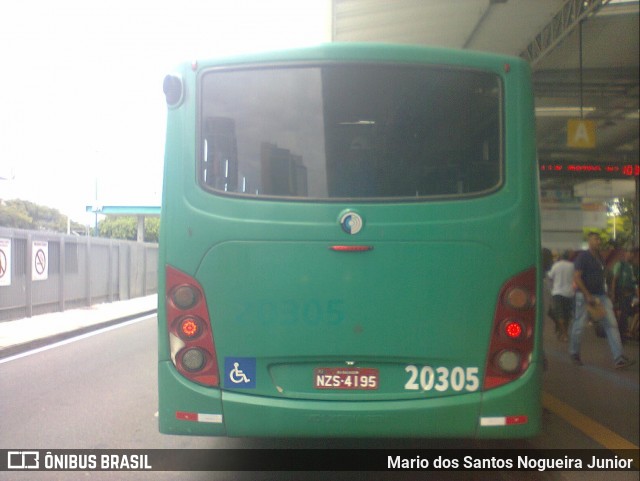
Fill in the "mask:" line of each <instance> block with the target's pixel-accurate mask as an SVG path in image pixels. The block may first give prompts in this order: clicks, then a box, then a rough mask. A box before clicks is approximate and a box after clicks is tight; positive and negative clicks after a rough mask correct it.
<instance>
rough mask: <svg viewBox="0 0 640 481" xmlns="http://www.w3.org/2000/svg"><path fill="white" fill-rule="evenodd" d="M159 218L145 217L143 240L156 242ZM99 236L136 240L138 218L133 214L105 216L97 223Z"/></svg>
mask: <svg viewBox="0 0 640 481" xmlns="http://www.w3.org/2000/svg"><path fill="white" fill-rule="evenodd" d="M159 231H160V219H159V218H157V217H146V218H145V220H144V241H145V242H158V234H159ZM98 232H99V235H100V237H109V238H111V239H125V240H136V239H137V237H138V220H137V219H136V217H135V216H107V217H106V218H104V219H103V220H101V221H100V222H99V223H98Z"/></svg>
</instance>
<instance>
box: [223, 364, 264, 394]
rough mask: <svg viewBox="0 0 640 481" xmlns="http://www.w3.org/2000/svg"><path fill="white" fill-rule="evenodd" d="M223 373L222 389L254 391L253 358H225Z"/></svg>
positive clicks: (254, 365)
mask: <svg viewBox="0 0 640 481" xmlns="http://www.w3.org/2000/svg"><path fill="white" fill-rule="evenodd" d="M224 372H225V376H224V381H225V382H224V387H228V388H244V389H255V387H256V358H255V357H225V358H224Z"/></svg>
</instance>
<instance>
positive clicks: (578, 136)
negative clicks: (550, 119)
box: [567, 119, 596, 149]
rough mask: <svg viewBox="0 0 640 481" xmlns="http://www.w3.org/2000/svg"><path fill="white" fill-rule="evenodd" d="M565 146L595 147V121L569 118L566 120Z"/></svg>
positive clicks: (578, 147)
mask: <svg viewBox="0 0 640 481" xmlns="http://www.w3.org/2000/svg"><path fill="white" fill-rule="evenodd" d="M567 147H574V148H577V149H595V148H596V123H595V121H593V120H582V119H571V120H568V121H567Z"/></svg>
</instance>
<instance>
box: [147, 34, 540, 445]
mask: <svg viewBox="0 0 640 481" xmlns="http://www.w3.org/2000/svg"><path fill="white" fill-rule="evenodd" d="M376 51H378V52H381V53H380V54H379V59H378V61H376V57H375V52H376ZM359 55H360V58H358V56H359ZM398 59H401V60H398ZM445 59H448V60H447V61H448V62H449V63H451V64H452V65H451V66H452V67H453V68H454V73H452V74H449V73H447V72H446V68H445V67H447V65H445V64H446V62H445ZM337 60H339V62H338V64H337V66H335V68H334V65H333V64H331V61H337ZM356 60H359V61H363V60H364V61H366V68H369V69H370V70H366V69H365V74H366V75H364V74H363V73H362V69H361V68H354V69H351V68H349V65H350V62H351V63H353V62H354V61H356ZM507 60H508V59H507ZM393 61H396V62H400V63H402V64H403V65H402V66H401V69H400V70H401V71H402V74H401V76H403V79H404V80H403V81H402V82H404V83H402V85H399V86H397V89H396V90H398V91H401V90H403V89H404V90H405V91H406V92H413V93H412V94H411V95H413V96H415V95H416V93H415V92H420V91H421V90H420V89H424V88H426V87H425V86H423V85H422V84H420V83H419V82H420V81H421V80H420V79H422V78H423V77H424V78H426V79H427V80H426V82H427V83H426V84H425V85H427V86H429V88H433V89H434V91H435V92H437V95H435V94H434V96H432V97H428V96H427V97H428V102H427V101H426V100H424V101H423V100H421V101H418V102H416V103H417V104H418V108H414V107H415V106H411V105H403V106H402V108H401V109H400V110H399V111H400V112H401V113H402V115H401V116H400V118H399V116H398V112H395V113H389V111H390V109H392V107H394V106H395V105H397V104H402V103H403V102H402V98H401V96H398V95H400V94H395V93H393V94H389V95H388V96H387V97H385V98H386V102H387V103H386V104H385V105H384V108H383V107H380V108H371V109H369V108H365V107H364V106H366V105H368V104H369V103H371V102H372V100H371V99H372V97H371V96H369V97H368V96H367V95H368V94H366V93H362V94H356V93H352V94H351V96H345V97H341V93H340V92H341V91H340V89H339V88H338V86H340V85H345V90H346V91H349V92H357V91H358V89H357V88H355V87H354V86H356V87H357V86H358V85H360V84H361V83H363V82H369V80H368V78H370V77H371V78H373V79H374V80H371V82H370V83H371V85H372V87H371V88H372V89H373V90H375V91H376V92H377V91H378V90H380V91H381V92H384V91H386V90H389V89H390V88H391V87H389V86H390V85H392V83H391V82H392V80H391V79H394V78H396V77H394V76H393V75H391V73H393V67H392V66H391V67H390V64H393ZM289 62H291V64H289ZM301 62H302V64H301ZM327 62H328V63H329V66H327ZM504 62H505V60H504V59H503V58H502V57H493V56H482V55H480V56H474V55H469V53H462V54H460V55H443V53H442V51H440V50H433V51H432V50H429V49H413V48H408V49H404V48H395V47H394V48H391V49H388V48H386V47H380V46H378V47H366V48H364V49H360V48H359V47H358V46H354V47H348V48H346V49H345V48H342V47H340V46H333V47H331V46H330V47H327V48H326V49H321V50H313V49H312V50H311V51H304V53H299V54H297V55H296V54H295V53H287V54H283V55H282V56H280V57H278V56H276V57H268V58H266V59H264V64H265V67H260V68H257V67H256V64H259V63H260V62H259V61H258V60H257V59H255V58H252V59H250V60H246V59H245V60H243V61H242V62H240V63H234V64H233V68H231V71H230V72H228V71H227V70H229V66H228V65H226V64H221V65H218V64H212V65H210V66H199V70H198V71H196V72H189V71H188V69H186V68H185V70H184V71H183V72H182V76H183V81H184V92H185V94H184V95H185V99H184V101H183V102H184V103H183V104H182V105H181V106H179V107H177V108H175V109H173V110H170V112H169V123H168V125H169V127H168V138H167V150H166V159H167V160H166V163H165V186H164V192H163V212H162V216H163V221H162V224H161V248H160V262H161V264H160V265H161V266H163V268H166V274H165V273H162V274H161V276H160V285H159V289H160V291H159V292H162V293H163V295H161V296H159V298H160V301H159V393H160V409H159V417H160V430H161V432H164V433H171V434H198V435H214V436H221V435H227V436H346V437H349V436H385V437H392V436H418V437H419V436H423V437H495V438H499V437H526V436H532V435H535V434H536V433H537V432H538V430H539V427H540V426H539V424H540V412H541V403H540V386H541V379H540V378H541V364H542V362H541V358H540V356H541V353H540V339H541V332H540V331H541V329H540V320H539V317H540V299H539V298H540V295H539V285H540V276H541V273H540V269H538V267H537V266H538V263H539V256H540V248H539V229H538V227H537V225H538V212H537V197H536V196H537V184H536V177H535V172H536V170H535V166H534V162H535V154H534V151H533V148H534V142H533V135H534V134H533V116H532V98H531V92H530V83H529V81H530V80H529V72H528V68H527V67H526V65H524V64H523V63H522V62H519V61H517V60H515V59H511V62H512V65H511V66H510V67H509V68H508V69H507V68H504ZM378 63H381V64H384V66H383V68H382V69H378V66H377V65H378ZM406 63H410V64H411V67H410V68H408V69H407V68H405V65H404V64H406ZM245 64H246V65H249V66H250V68H248V67H247V68H245ZM431 64H435V65H436V67H437V68H436V70H435V71H434V72H435V73H433V72H431V71H429V72H427V71H422V70H420V69H419V68H418V69H417V70H416V65H423V66H429V65H431ZM470 64H471V65H470ZM274 65H275V66H276V67H274ZM300 65H302V66H300ZM443 65H444V67H443ZM464 68H468V69H470V72H471V73H469V74H468V75H469V78H471V79H472V80H469V81H467V80H460V78H464V79H466V78H467V71H466V70H464V71H463V70H460V69H464ZM483 69H484V70H483ZM272 70H273V71H274V73H272ZM477 72H481V73H477ZM423 74H424V75H423ZM254 75H255V76H256V78H258V79H259V80H260V82H257V81H256V82H255V84H254V81H255V79H254V78H253V76H254ZM448 75H451V76H450V77H448ZM443 78H444V79H445V80H447V81H446V82H442V79H443ZM301 79H306V80H305V82H303V81H302V80H301ZM269 82H271V84H270V83H269ZM287 82H290V85H289V84H287ZM393 82H395V81H393ZM449 82H452V83H454V84H455V87H452V88H454V89H458V90H459V92H461V93H456V94H455V95H452V94H450V93H446V92H448V90H447V89H448V87H447V83H449ZM237 84H243V85H245V86H246V87H252V88H248V89H247V92H246V95H247V96H248V97H251V95H250V93H251V92H253V94H254V95H255V96H256V97H255V98H253V99H250V102H249V101H248V102H249V103H245V102H244V100H241V101H238V102H236V103H234V104H233V108H231V107H224V106H223V107H220V108H219V107H218V104H225V102H227V100H226V99H227V98H229V97H231V98H234V97H239V96H241V95H245V94H244V93H242V94H241V91H242V89H240V90H238V91H236V90H234V89H236V85H237ZM282 84H284V85H286V86H287V89H286V90H287V91H288V92H294V91H298V93H292V94H291V97H294V98H295V97H296V96H298V97H299V98H298V101H300V102H301V101H302V100H305V101H308V102H310V103H314V102H315V99H316V97H317V96H318V95H319V96H320V97H321V98H322V99H323V100H322V102H324V103H323V104H322V105H320V106H316V108H317V110H318V112H319V113H318V114H317V116H320V117H322V120H321V121H318V123H317V125H316V126H315V127H316V128H315V130H318V129H321V130H322V131H323V132H324V138H323V140H322V142H319V143H317V145H316V143H314V142H316V140H313V138H312V137H313V136H312V135H311V134H309V135H308V136H307V134H304V135H302V134H299V131H304V129H305V128H310V126H309V125H307V124H308V123H311V124H313V122H316V120H314V119H313V118H311V117H313V116H310V115H308V114H305V115H306V117H304V118H303V119H298V120H297V124H296V122H294V125H293V126H291V125H290V126H288V127H286V126H285V124H286V122H284V120H282V119H280V120H277V119H276V120H273V121H272V122H271V123H272V124H278V125H279V127H278V128H277V136H278V137H277V142H276V141H275V140H274V138H275V136H276V133H274V132H275V130H273V129H274V128H275V127H273V126H272V125H271V124H269V125H266V124H265V123H264V122H256V121H255V118H257V117H260V116H265V115H267V114H266V112H271V111H270V110H269V108H267V107H265V109H264V110H265V111H264V112H263V111H262V110H259V111H256V110H255V108H254V107H253V105H255V104H256V103H258V104H260V105H263V104H267V103H268V102H267V101H266V100H265V99H267V100H268V99H270V98H271V97H270V96H272V95H275V96H276V97H277V95H280V93H279V92H280V91H279V90H278V88H279V87H278V86H280V85H282ZM265 85H267V87H265ZM269 85H272V86H270V87H269ZM300 85H304V86H305V87H304V88H300V87H299V86H300ZM296 89H297V90H296ZM349 89H351V90H349ZM391 89H392V88H391ZM416 89H417V90H416ZM307 90H308V91H307ZM392 90H393V89H392ZM311 91H313V92H316V93H313V94H311V93H309V92H311ZM273 92H276V93H275V94H274V93H273ZM318 92H320V93H321V94H319V93H318ZM456 92H458V91H456ZM369 95H370V94H369ZM380 95H381V96H383V97H384V95H386V94H380ZM446 95H449V97H450V98H449V100H448V102H453V103H454V105H457V104H456V103H455V97H456V96H463V97H465V98H466V99H467V100H465V101H464V102H463V103H464V105H466V103H467V101H469V102H471V103H472V105H473V106H474V107H473V109H475V110H478V111H482V112H483V113H482V115H480V116H479V117H478V113H477V112H476V113H475V114H474V113H473V112H469V113H463V114H458V113H454V114H447V113H444V114H433V115H431V114H430V116H429V117H428V118H426V117H425V118H422V117H421V116H420V115H421V112H422V111H423V110H425V109H426V108H427V103H428V104H429V105H432V104H433V102H436V100H437V99H436V97H443V96H446ZM353 96H356V97H362V98H356V99H355V100H352V99H351V98H350V97H353ZM336 98H337V100H336V101H333V100H331V99H336ZM410 98H412V97H411V96H410ZM212 99H213V100H212ZM196 101H197V102H196ZM280 101H281V103H283V102H284V103H285V104H286V103H287V102H288V98H287V97H282V98H281V99H280ZM380 103H385V101H381V102H380ZM421 103H424V105H422V104H421ZM347 104H348V105H349V106H350V107H349V108H350V109H352V110H354V109H361V110H360V113H359V114H358V115H355V114H354V115H351V116H350V117H348V116H347V110H348V109H347V108H346V107H344V106H345V105H347ZM198 105H200V106H199V107H198ZM296 105H297V104H296V103H295V102H293V103H292V104H288V105H282V106H281V108H282V109H284V110H287V109H288V108H289V109H291V110H292V111H295V106H296ZM443 105H444V104H439V107H442V106H443ZM261 108H262V107H261ZM455 108H456V109H458V110H460V109H461V108H462V107H460V106H458V107H455ZM219 109H220V110H219ZM225 109H226V110H225ZM234 109H237V110H238V111H239V112H240V113H238V115H237V116H236V115H235V114H234V112H235V110H234ZM483 109H484V110H483ZM494 113H495V115H493V114H494ZM269 115H271V113H269ZM273 115H274V116H275V117H277V118H280V117H278V115H280V114H273ZM296 116H297V114H295V113H292V114H291V115H290V118H289V117H287V118H288V119H289V120H291V119H297V117H296ZM268 118H271V117H268ZM383 118H384V119H383ZM484 118H487V119H488V120H486V122H483V121H482V119H484ZM279 122H280V123H279ZM403 122H404V123H403ZM433 122H435V124H434V125H432V123H433ZM265 125H266V126H265ZM398 125H401V128H400V127H398ZM451 126H465V128H469V129H470V130H469V133H468V134H464V135H461V136H459V135H458V134H452V137H451V138H449V136H448V135H445V134H442V133H439V134H437V135H432V132H433V131H434V129H438V128H439V129H445V130H446V129H447V128H449V129H451V128H452V127H451ZM287 129H294V130H293V132H295V133H296V135H300V136H301V137H295V135H294V134H291V133H290V132H289V131H288V130H287ZM257 130H259V131H260V132H262V133H260V134H255V132H256V131H257ZM310 130H314V129H310ZM494 131H495V132H494ZM197 132H200V133H199V134H198V133H197ZM405 134H406V135H405ZM314 135H315V134H314ZM398 136H400V138H399V137H398ZM474 136H476V137H477V138H476V137H474ZM263 137H266V138H263ZM418 138H419V139H418ZM305 139H306V140H305ZM345 139H346V140H345ZM416 139H418V140H416ZM452 139H453V140H452ZM455 139H459V140H455ZM465 139H466V140H465ZM469 139H470V140H469ZM272 140H273V141H272ZM267 141H268V142H267ZM251 142H254V145H249V144H251ZM456 142H462V144H460V148H459V149H457V147H456V145H457V144H456ZM445 147H446V148H445ZM252 149H253V150H252ZM305 149H308V150H305ZM456 149H457V150H456ZM320 150H322V151H323V152H324V153H323V154H322V155H320V154H319V153H318V152H319V151H320ZM316 156H317V159H322V160H317V159H316V160H314V159H315V158H316ZM415 156H420V158H421V159H423V160H422V161H420V163H419V165H418V166H417V167H416V165H414V163H415V162H412V161H410V160H411V159H414V158H415ZM440 156H445V158H446V159H447V160H445V161H440V160H439V159H440ZM467 157H468V158H473V159H475V160H474V161H473V162H468V163H465V162H467V160H465V159H466V158H467ZM325 158H326V161H325V160H324V159H325ZM241 159H245V160H244V161H243V160H241ZM252 159H253V160H252ZM332 159H333V160H332ZM336 159H337V160H336ZM243 162H244V163H243ZM332 162H333V163H332ZM438 162H442V163H444V164H446V165H445V167H443V166H442V165H441V164H439V163H438ZM322 169H325V170H322ZM372 169H373V171H375V175H374V174H371V175H370V176H369V173H370V170H372ZM403 172H404V174H403ZM401 174H402V175H401ZM403 175H404V177H403ZM283 176H284V177H285V178H284V179H283ZM367 176H368V177H367ZM363 177H367V178H366V179H363ZM449 177H451V178H449ZM344 179H347V181H346V182H343V180H344ZM402 179H404V180H402ZM373 186H375V187H373ZM345 188H347V189H354V190H353V191H352V192H351V191H350V194H349V195H348V196H347V195H346V193H347V191H345V190H344V189H345ZM187 284H192V285H193V286H194V287H193V288H192V291H190V292H192V297H193V299H192V300H193V302H192V303H190V300H189V299H190V298H188V296H187V298H186V299H187V300H186V301H185V300H184V299H185V298H181V297H180V296H182V295H183V293H178V294H177V292H178V291H179V288H180V287H181V286H184V285H187ZM181 303H184V304H185V305H188V306H193V307H185V308H184V310H181V308H176V304H181ZM514 305H515V307H514ZM181 330H182V331H181ZM196 331H197V332H196ZM202 332H204V334H202ZM192 333H196V334H194V339H195V341H193V346H195V347H196V349H195V350H194V351H193V352H195V351H197V350H198V349H200V350H203V352H206V355H204V357H202V358H198V357H197V356H196V357H193V358H190V359H187V358H186V357H185V356H186V355H185V354H184V352H185V350H186V351H188V350H189V349H191V348H190V346H191V344H190V342H191V340H190V339H189V336H191V335H192ZM197 336H201V337H200V338H197ZM194 359H195V360H194ZM183 361H184V362H183ZM200 361H201V362H200ZM185 366H186V368H185ZM185 369H186V370H185ZM190 369H191V371H190ZM200 369H202V370H203V372H204V370H208V372H209V374H206V375H205V374H203V375H202V376H200V377H198V373H197V371H198V370H200ZM500 369H504V370H505V372H506V374H505V375H504V376H503V375H502V374H501V372H500Z"/></svg>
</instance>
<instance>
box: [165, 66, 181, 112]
mask: <svg viewBox="0 0 640 481" xmlns="http://www.w3.org/2000/svg"><path fill="white" fill-rule="evenodd" d="M162 90H163V91H164V95H165V98H166V100H167V105H168V106H169V107H177V106H178V105H179V104H180V102H181V101H182V91H183V89H182V78H180V76H178V75H173V74H172V75H167V76H166V77H165V78H164V82H163V83H162Z"/></svg>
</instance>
